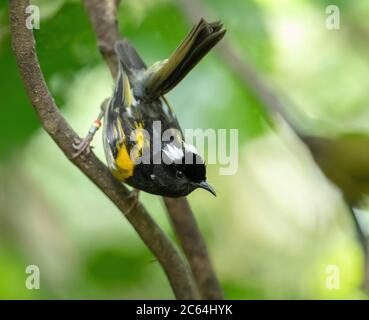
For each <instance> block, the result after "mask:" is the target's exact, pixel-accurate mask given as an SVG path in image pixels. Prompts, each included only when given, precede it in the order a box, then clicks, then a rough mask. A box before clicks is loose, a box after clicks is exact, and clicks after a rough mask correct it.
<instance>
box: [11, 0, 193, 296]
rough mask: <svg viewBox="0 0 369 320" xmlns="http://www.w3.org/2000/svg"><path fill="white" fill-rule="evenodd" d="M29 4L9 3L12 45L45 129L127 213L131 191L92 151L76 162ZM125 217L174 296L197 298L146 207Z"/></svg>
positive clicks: (23, 1)
mask: <svg viewBox="0 0 369 320" xmlns="http://www.w3.org/2000/svg"><path fill="white" fill-rule="evenodd" d="M28 5H29V0H10V1H9V7H10V25H11V34H12V46H13V50H14V53H15V57H16V61H17V65H18V68H19V72H20V74H21V77H22V79H23V82H24V85H25V87H26V91H27V93H28V96H29V98H30V100H31V103H32V105H33V107H34V109H35V111H36V113H37V114H38V116H39V119H40V121H41V123H42V125H43V127H44V129H45V130H46V131H47V133H48V134H49V135H50V136H51V138H52V139H53V140H54V141H55V143H56V144H57V145H58V146H59V148H60V149H61V150H62V151H63V152H64V154H65V155H66V156H67V158H68V159H69V160H70V161H71V162H72V163H73V164H75V165H76V166H77V167H78V168H79V169H80V170H81V171H82V172H83V173H84V174H85V175H86V176H87V177H88V178H89V179H90V180H91V181H92V182H93V183H94V184H95V185H96V186H97V187H98V188H99V189H100V190H101V191H102V192H103V193H105V194H106V195H107V196H108V197H109V198H110V199H111V201H112V202H113V203H114V204H115V205H116V206H117V207H118V208H119V210H120V211H121V212H122V213H124V212H127V210H128V209H129V208H130V206H131V204H132V203H131V202H132V200H131V201H129V200H127V199H129V191H128V189H127V188H125V187H124V186H122V184H121V183H119V181H118V180H116V179H115V178H114V177H113V176H112V175H111V173H110V172H109V170H108V169H107V168H106V166H105V165H104V164H103V163H102V162H101V161H100V160H99V159H98V158H97V157H96V156H95V155H94V154H93V153H92V152H91V153H89V154H88V155H86V156H85V157H83V158H81V157H78V158H75V159H73V153H74V149H73V147H72V144H73V141H74V139H76V138H78V136H77V135H76V133H75V132H74V131H73V129H72V128H71V127H70V126H69V124H68V123H67V122H66V120H65V119H64V117H63V116H62V115H61V114H60V112H59V110H58V108H57V106H56V105H55V102H54V99H53V97H52V96H51V94H50V92H49V89H48V87H47V85H46V83H45V79H44V76H43V74H42V71H41V68H40V64H39V61H38V58H37V54H36V48H35V39H34V36H33V32H32V30H29V29H27V28H26V19H27V15H26V8H27V6H28ZM125 217H126V218H127V220H128V221H129V222H130V223H131V224H132V226H133V227H134V229H135V230H136V231H137V233H138V234H139V236H140V237H141V239H142V240H143V241H144V242H145V244H146V245H147V247H148V248H149V249H150V250H151V252H152V253H153V254H154V256H155V257H156V258H157V260H158V261H159V263H160V264H161V265H162V267H163V269H164V271H165V273H166V274H167V276H168V279H169V282H170V284H171V286H172V289H173V291H174V294H175V296H176V297H177V298H178V299H194V298H196V295H195V290H194V287H193V283H192V278H191V275H190V272H189V271H188V268H187V266H186V264H185V263H184V262H183V260H182V258H181V257H180V255H179V254H178V252H177V250H176V249H175V247H174V245H173V244H172V242H171V241H170V240H169V239H168V238H167V236H166V235H165V234H164V233H163V232H162V230H161V229H160V228H159V227H158V226H157V224H156V223H155V221H154V220H153V219H152V218H151V217H150V215H149V214H148V213H147V211H146V210H145V209H144V207H143V206H142V205H141V204H138V205H137V206H136V207H135V209H134V210H132V212H130V213H129V214H128V215H125Z"/></svg>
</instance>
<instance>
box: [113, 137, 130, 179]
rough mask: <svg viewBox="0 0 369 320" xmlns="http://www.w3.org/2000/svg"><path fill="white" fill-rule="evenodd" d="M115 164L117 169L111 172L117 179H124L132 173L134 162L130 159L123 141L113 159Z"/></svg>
mask: <svg viewBox="0 0 369 320" xmlns="http://www.w3.org/2000/svg"><path fill="white" fill-rule="evenodd" d="M115 164H116V166H117V169H116V170H115V171H114V172H113V174H114V176H115V177H116V178H117V179H119V180H126V179H128V178H129V177H131V176H132V175H133V170H134V167H135V164H134V162H133V161H132V160H131V158H130V156H129V153H128V150H127V148H126V146H125V144H124V143H122V145H121V148H120V150H119V152H118V156H117V158H116V159H115Z"/></svg>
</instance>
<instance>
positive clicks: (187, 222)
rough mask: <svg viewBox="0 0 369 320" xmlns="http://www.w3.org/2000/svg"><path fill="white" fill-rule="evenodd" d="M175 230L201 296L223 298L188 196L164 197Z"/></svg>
mask: <svg viewBox="0 0 369 320" xmlns="http://www.w3.org/2000/svg"><path fill="white" fill-rule="evenodd" d="M164 203H165V206H166V208H167V210H168V213H169V217H170V219H171V222H172V225H173V227H174V230H175V232H176V234H177V237H178V239H179V242H180V244H181V247H182V249H183V252H184V253H185V255H186V257H187V260H188V261H189V263H190V266H191V270H192V273H193V275H194V277H195V281H196V284H197V286H198V288H199V291H200V294H201V297H202V298H203V299H207V300H222V299H224V297H223V292H222V289H221V287H220V285H219V282H218V279H217V278H216V275H215V272H214V269H213V267H212V265H211V263H210V258H209V255H208V250H207V248H206V244H205V241H204V238H203V237H202V235H201V233H200V231H199V228H198V226H197V223H196V220H195V217H194V215H193V213H192V210H191V207H190V205H189V203H188V201H187V200H186V198H179V199H173V198H164Z"/></svg>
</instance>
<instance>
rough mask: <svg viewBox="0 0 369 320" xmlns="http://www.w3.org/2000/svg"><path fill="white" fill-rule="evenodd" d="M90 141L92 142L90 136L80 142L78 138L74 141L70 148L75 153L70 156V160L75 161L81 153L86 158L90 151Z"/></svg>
mask: <svg viewBox="0 0 369 320" xmlns="http://www.w3.org/2000/svg"><path fill="white" fill-rule="evenodd" d="M91 141H92V137H91V136H87V137H85V138H84V139H82V140H81V139H79V138H76V139H74V142H73V144H72V147H73V149H74V150H75V152H74V153H73V155H72V159H76V158H77V157H79V156H80V155H82V154H83V153H85V154H84V155H85V156H87V155H88V154H89V153H90V152H91V149H92V146H90V143H91Z"/></svg>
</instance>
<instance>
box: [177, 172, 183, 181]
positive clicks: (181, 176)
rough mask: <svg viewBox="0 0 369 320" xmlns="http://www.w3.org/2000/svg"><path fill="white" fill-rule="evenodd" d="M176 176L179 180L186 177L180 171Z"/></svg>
mask: <svg viewBox="0 0 369 320" xmlns="http://www.w3.org/2000/svg"><path fill="white" fill-rule="evenodd" d="M176 176H177V178H179V179H180V178H183V177H184V173H183V171H180V170H177V172H176Z"/></svg>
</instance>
